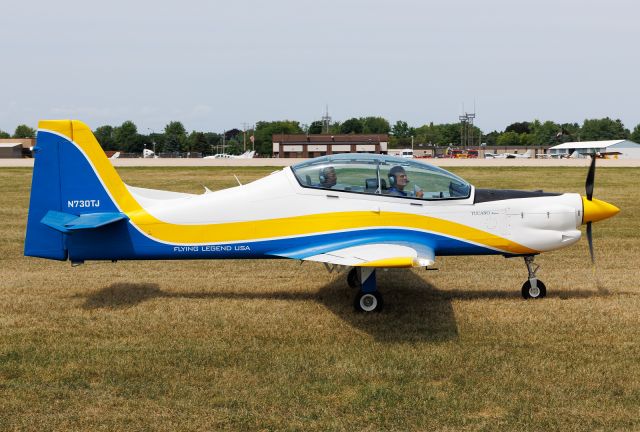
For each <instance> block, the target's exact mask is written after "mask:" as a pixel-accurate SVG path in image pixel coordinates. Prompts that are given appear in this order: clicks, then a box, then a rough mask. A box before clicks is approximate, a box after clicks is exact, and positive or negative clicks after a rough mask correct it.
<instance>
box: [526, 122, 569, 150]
mask: <svg viewBox="0 0 640 432" xmlns="http://www.w3.org/2000/svg"><path fill="white" fill-rule="evenodd" d="M531 134H532V135H533V144H535V145H556V144H558V143H559V142H560V139H559V138H560V136H562V127H561V126H560V125H559V124H557V123H554V122H552V121H546V122H544V123H541V122H540V121H539V120H534V122H533V123H531Z"/></svg>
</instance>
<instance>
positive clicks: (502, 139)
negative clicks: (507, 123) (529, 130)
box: [497, 132, 520, 147]
mask: <svg viewBox="0 0 640 432" xmlns="http://www.w3.org/2000/svg"><path fill="white" fill-rule="evenodd" d="M497 143H498V145H499V146H508V147H514V146H519V145H520V135H518V134H517V133H515V132H503V133H501V134H500V135H499V136H498V139H497Z"/></svg>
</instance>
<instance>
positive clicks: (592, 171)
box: [585, 155, 596, 265]
mask: <svg viewBox="0 0 640 432" xmlns="http://www.w3.org/2000/svg"><path fill="white" fill-rule="evenodd" d="M595 177H596V156H595V155H593V156H591V165H590V166H589V172H587V181H586V183H585V190H586V192H587V200H588V201H592V200H593V183H594V180H595ZM591 224H592V222H587V240H588V241H589V253H590V254H591V263H592V264H594V265H595V263H596V257H595V255H594V253H593V230H592V228H591Z"/></svg>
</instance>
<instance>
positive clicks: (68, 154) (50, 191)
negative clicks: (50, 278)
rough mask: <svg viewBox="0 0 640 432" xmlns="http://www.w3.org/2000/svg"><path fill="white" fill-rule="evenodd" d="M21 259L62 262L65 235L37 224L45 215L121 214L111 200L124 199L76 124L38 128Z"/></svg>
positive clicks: (100, 156) (48, 124) (103, 158)
mask: <svg viewBox="0 0 640 432" xmlns="http://www.w3.org/2000/svg"><path fill="white" fill-rule="evenodd" d="M34 157H35V163H34V167H33V179H32V182H31V198H30V202H29V216H28V219H27V233H26V238H25V245H24V254H25V255H27V256H35V257H41V258H50V259H57V260H66V259H67V257H68V251H67V244H66V243H67V237H66V236H67V234H65V233H62V232H60V231H58V230H55V229H52V228H51V227H50V226H47V225H46V224H43V223H42V220H43V219H44V218H45V216H46V215H47V213H49V212H50V211H53V212H60V213H64V214H68V215H72V216H81V215H83V214H89V213H91V214H93V213H110V212H111V213H112V212H118V211H120V210H119V208H118V206H117V205H116V203H115V201H114V199H113V197H114V196H118V194H120V195H127V197H128V198H129V199H128V200H127V199H126V198H124V201H123V202H124V203H125V204H126V203H128V201H130V200H131V199H130V194H128V193H125V191H126V186H125V185H124V183H123V182H122V180H121V179H120V177H119V176H118V174H117V172H116V170H115V169H114V168H113V166H112V165H111V163H110V162H109V160H108V159H107V156H106V155H105V154H104V151H103V150H102V148H101V147H100V145H99V144H98V142H97V141H96V139H95V137H94V136H93V133H92V132H91V129H89V127H88V126H87V125H85V124H84V123H82V122H80V121H77V120H43V121H41V122H40V123H39V124H38V135H37V137H36V146H35V148H34Z"/></svg>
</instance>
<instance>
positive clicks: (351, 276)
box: [347, 268, 360, 288]
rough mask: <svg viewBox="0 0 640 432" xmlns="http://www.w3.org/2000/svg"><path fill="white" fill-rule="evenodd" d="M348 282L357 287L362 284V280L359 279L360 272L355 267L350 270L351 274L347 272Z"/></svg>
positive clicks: (352, 286)
mask: <svg viewBox="0 0 640 432" xmlns="http://www.w3.org/2000/svg"><path fill="white" fill-rule="evenodd" d="M347 283H348V284H349V286H350V287H351V288H357V287H359V286H360V281H358V272H357V271H356V269H355V268H352V269H351V270H349V274H347Z"/></svg>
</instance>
